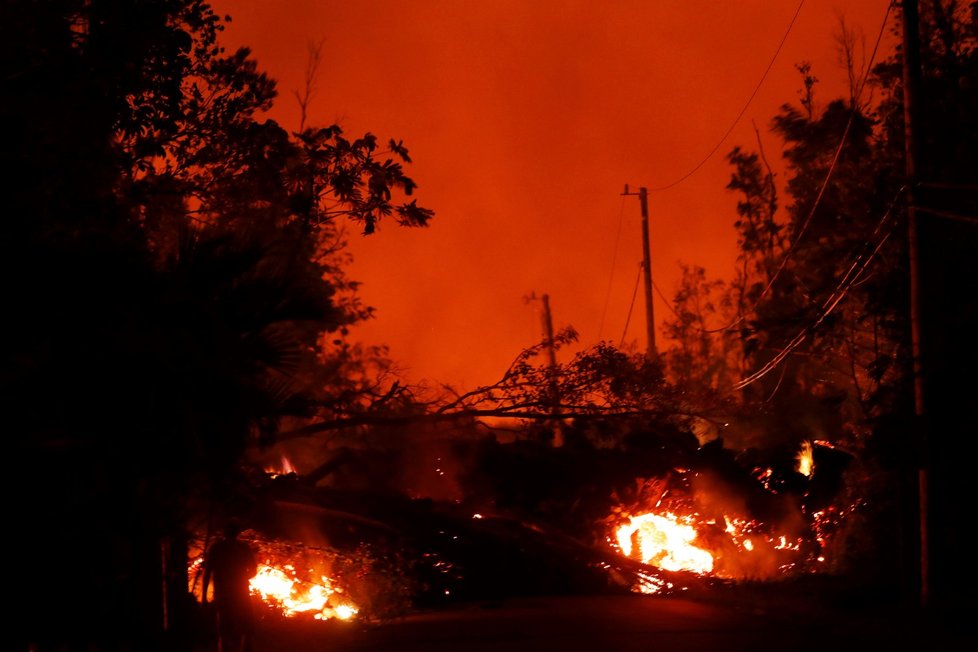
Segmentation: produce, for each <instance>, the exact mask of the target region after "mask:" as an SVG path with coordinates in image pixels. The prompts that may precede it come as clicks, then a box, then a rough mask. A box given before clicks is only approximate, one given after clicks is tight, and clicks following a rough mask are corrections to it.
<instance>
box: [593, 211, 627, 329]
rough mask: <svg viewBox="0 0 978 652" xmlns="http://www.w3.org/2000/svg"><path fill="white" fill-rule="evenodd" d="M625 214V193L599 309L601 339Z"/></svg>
mask: <svg viewBox="0 0 978 652" xmlns="http://www.w3.org/2000/svg"><path fill="white" fill-rule="evenodd" d="M624 216H625V195H622V196H621V206H620V207H619V209H618V231H617V232H616V233H615V248H614V251H613V252H612V254H611V272H610V273H609V274H608V289H607V291H606V292H605V295H604V308H602V309H601V323H600V325H599V326H598V340H600V339H601V333H602V331H604V320H605V317H606V316H607V315H608V303H609V301H611V287H612V283H613V281H614V280H615V263H617V262H618V243H619V241H620V240H621V226H622V223H623V222H624Z"/></svg>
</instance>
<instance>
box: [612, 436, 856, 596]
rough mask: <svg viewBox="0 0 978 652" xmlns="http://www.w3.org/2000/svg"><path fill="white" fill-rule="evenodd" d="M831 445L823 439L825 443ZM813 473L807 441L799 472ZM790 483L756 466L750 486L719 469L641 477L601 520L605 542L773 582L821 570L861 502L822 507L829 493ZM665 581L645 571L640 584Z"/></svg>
mask: <svg viewBox="0 0 978 652" xmlns="http://www.w3.org/2000/svg"><path fill="white" fill-rule="evenodd" d="M821 445H822V446H826V445H825V444H821ZM813 473H814V461H813V446H812V444H811V443H810V442H805V443H803V445H802V446H801V450H800V451H799V452H798V454H797V457H796V464H795V467H794V470H793V474H792V475H793V477H794V479H795V481H796V482H797V483H802V484H804V483H807V482H808V481H809V479H810V478H811V477H812V474H813ZM806 489H807V488H806V487H804V486H803V487H801V488H800V489H799V488H798V487H795V488H792V487H790V486H788V483H787V482H786V481H785V479H784V477H783V475H782V476H780V478H779V477H777V476H776V474H775V472H774V470H773V469H771V468H762V467H759V468H755V469H754V470H753V478H752V482H750V483H748V486H744V485H743V484H741V485H740V486H737V484H736V483H732V482H730V481H729V480H727V479H724V478H723V477H722V475H721V474H719V473H717V472H715V470H713V469H700V470H697V471H692V470H689V469H682V468H678V469H673V470H672V471H671V472H670V473H668V474H665V475H664V476H662V477H657V478H653V479H646V480H642V479H640V480H638V481H637V482H636V487H635V490H634V492H633V494H632V496H631V499H630V500H629V501H628V502H627V503H626V504H619V505H617V506H615V507H614V508H613V509H612V514H611V515H610V516H609V517H608V518H607V519H605V520H604V521H603V523H602V525H603V527H605V528H606V529H607V532H608V534H607V543H608V545H610V546H611V547H612V548H614V549H615V550H617V551H618V552H619V553H620V554H622V555H623V556H625V557H628V558H629V559H632V560H635V561H637V562H640V563H642V564H645V565H648V566H652V567H654V568H656V569H660V570H664V571H672V572H681V573H692V574H695V575H698V576H703V577H710V578H717V579H720V580H733V581H743V580H747V581H757V580H759V581H769V580H777V579H786V578H791V577H794V576H798V575H803V574H810V573H818V572H821V571H824V570H826V569H827V568H828V567H829V565H830V564H831V561H832V560H831V559H829V552H828V550H829V548H830V546H831V543H832V538H833V536H834V535H835V534H836V533H837V532H838V531H839V530H840V528H841V527H842V526H843V525H844V523H845V521H846V519H847V518H848V517H849V516H851V515H852V514H853V512H854V511H855V510H856V509H857V508H858V504H852V505H845V506H842V507H839V506H838V505H835V504H823V502H824V496H819V495H817V493H813V492H809V491H807V490H806ZM666 586H667V584H666V583H665V582H663V581H660V580H656V579H655V578H654V577H651V576H648V575H647V574H642V573H640V574H639V577H638V580H637V581H636V583H635V585H634V588H635V590H638V591H641V592H643V593H657V592H660V591H662V590H663V588H664V587H666Z"/></svg>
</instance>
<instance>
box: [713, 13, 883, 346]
mask: <svg viewBox="0 0 978 652" xmlns="http://www.w3.org/2000/svg"><path fill="white" fill-rule="evenodd" d="M891 8H892V4H887V6H886V12H884V14H883V20H882V21H881V23H880V29H879V33H878V34H877V35H876V44H875V45H874V46H873V53H872V54H871V55H870V57H869V61H868V62H867V63H866V70H865V71H864V72H863V77H862V79H861V80H860V82H859V88H857V89H856V93H855V96H854V98H853V103H852V107H850V111H849V120H848V121H847V122H846V128H845V129H844V130H843V132H842V137H841V138H840V139H839V145H838V146H837V147H836V148H835V154H834V155H833V156H832V162H831V163H830V164H829V169H828V170H827V171H826V173H825V178H823V179H822V184H821V185H820V186H819V189H818V194H816V195H815V201H814V202H812V206H811V208H810V209H809V211H808V214H807V215H806V216H805V220H804V221H803V222H802V225H801V228H800V229H799V230H798V233H797V234H795V238H794V240H792V242H791V244H789V245H788V249H787V250H785V252H784V256H782V257H781V263H780V264H779V265H778V268H777V269H776V270H775V271H774V274H772V275H771V278H770V279H768V282H767V284H766V285H765V286H764V289H763V290H761V293H760V294H758V295H757V298H755V299H754V301H753V302H752V305H751V307H750V308H749V309H747V310H742V311H741V312H740V314H739V315H738V316H737V318H736V319H734V320H733V321H732V322H730V323H729V324H727V325H726V326H723V327H722V328H711V329H704V332H707V333H722V332H725V331H729V330H730V329H732V328H733V327H735V326H736V325H737V324H739V323H740V322H742V321H744V319H745V318H746V315H747V314H749V313H751V312H753V311H754V309H755V308H756V307H757V305H758V304H759V303H760V302H761V299H763V298H764V297H765V296H766V295H767V293H768V292H769V291H770V290H771V288H772V287H773V286H774V282H775V281H776V280H777V278H778V276H780V274H781V272H782V271H784V268H785V266H786V265H787V264H788V260H789V259H790V258H791V255H792V254H793V253H794V251H795V248H796V247H797V246H798V243H799V242H800V241H801V238H802V236H803V235H804V234H805V231H806V230H807V229H808V225H809V224H810V223H811V221H812V218H813V217H814V216H815V211H816V210H817V209H818V206H819V204H820V203H821V201H822V197H823V196H824V195H825V190H826V189H827V188H828V185H829V181H830V180H831V178H832V174H833V173H834V172H835V168H836V165H837V164H838V162H839V157H840V156H841V155H842V149H843V147H845V144H846V140H847V139H848V138H849V131H850V129H851V128H852V123H853V122H854V121H855V118H856V113H857V111H858V108H859V101H860V98H861V97H862V94H863V89H864V88H865V86H866V82H867V80H868V79H869V75H870V72H871V71H872V67H873V61H874V60H875V59H876V54H877V52H878V51H879V47H880V42H881V41H882V39H883V33H884V32H885V31H886V23H887V21H888V20H889V17H890V9H891Z"/></svg>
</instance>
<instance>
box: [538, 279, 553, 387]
mask: <svg viewBox="0 0 978 652" xmlns="http://www.w3.org/2000/svg"><path fill="white" fill-rule="evenodd" d="M540 300H541V301H542V302H543V311H542V319H543V336H544V338H546V339H545V340H544V345H545V346H546V347H547V362H548V363H549V364H550V368H551V369H553V368H554V367H556V366H557V354H556V352H555V351H554V322H553V319H552V318H551V317H550V295H549V294H544V295H543V296H542V297H540Z"/></svg>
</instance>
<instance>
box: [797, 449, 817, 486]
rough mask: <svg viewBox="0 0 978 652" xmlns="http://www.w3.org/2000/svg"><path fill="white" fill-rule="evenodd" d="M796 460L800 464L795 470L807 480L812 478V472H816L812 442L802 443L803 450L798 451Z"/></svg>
mask: <svg viewBox="0 0 978 652" xmlns="http://www.w3.org/2000/svg"><path fill="white" fill-rule="evenodd" d="M795 460H796V461H797V462H798V464H797V465H796V466H795V470H796V471H798V473H801V474H802V475H803V476H805V477H806V478H810V477H812V472H813V471H815V458H814V456H813V453H812V442H810V441H803V442H801V450H799V451H798V455H797V456H795Z"/></svg>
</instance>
